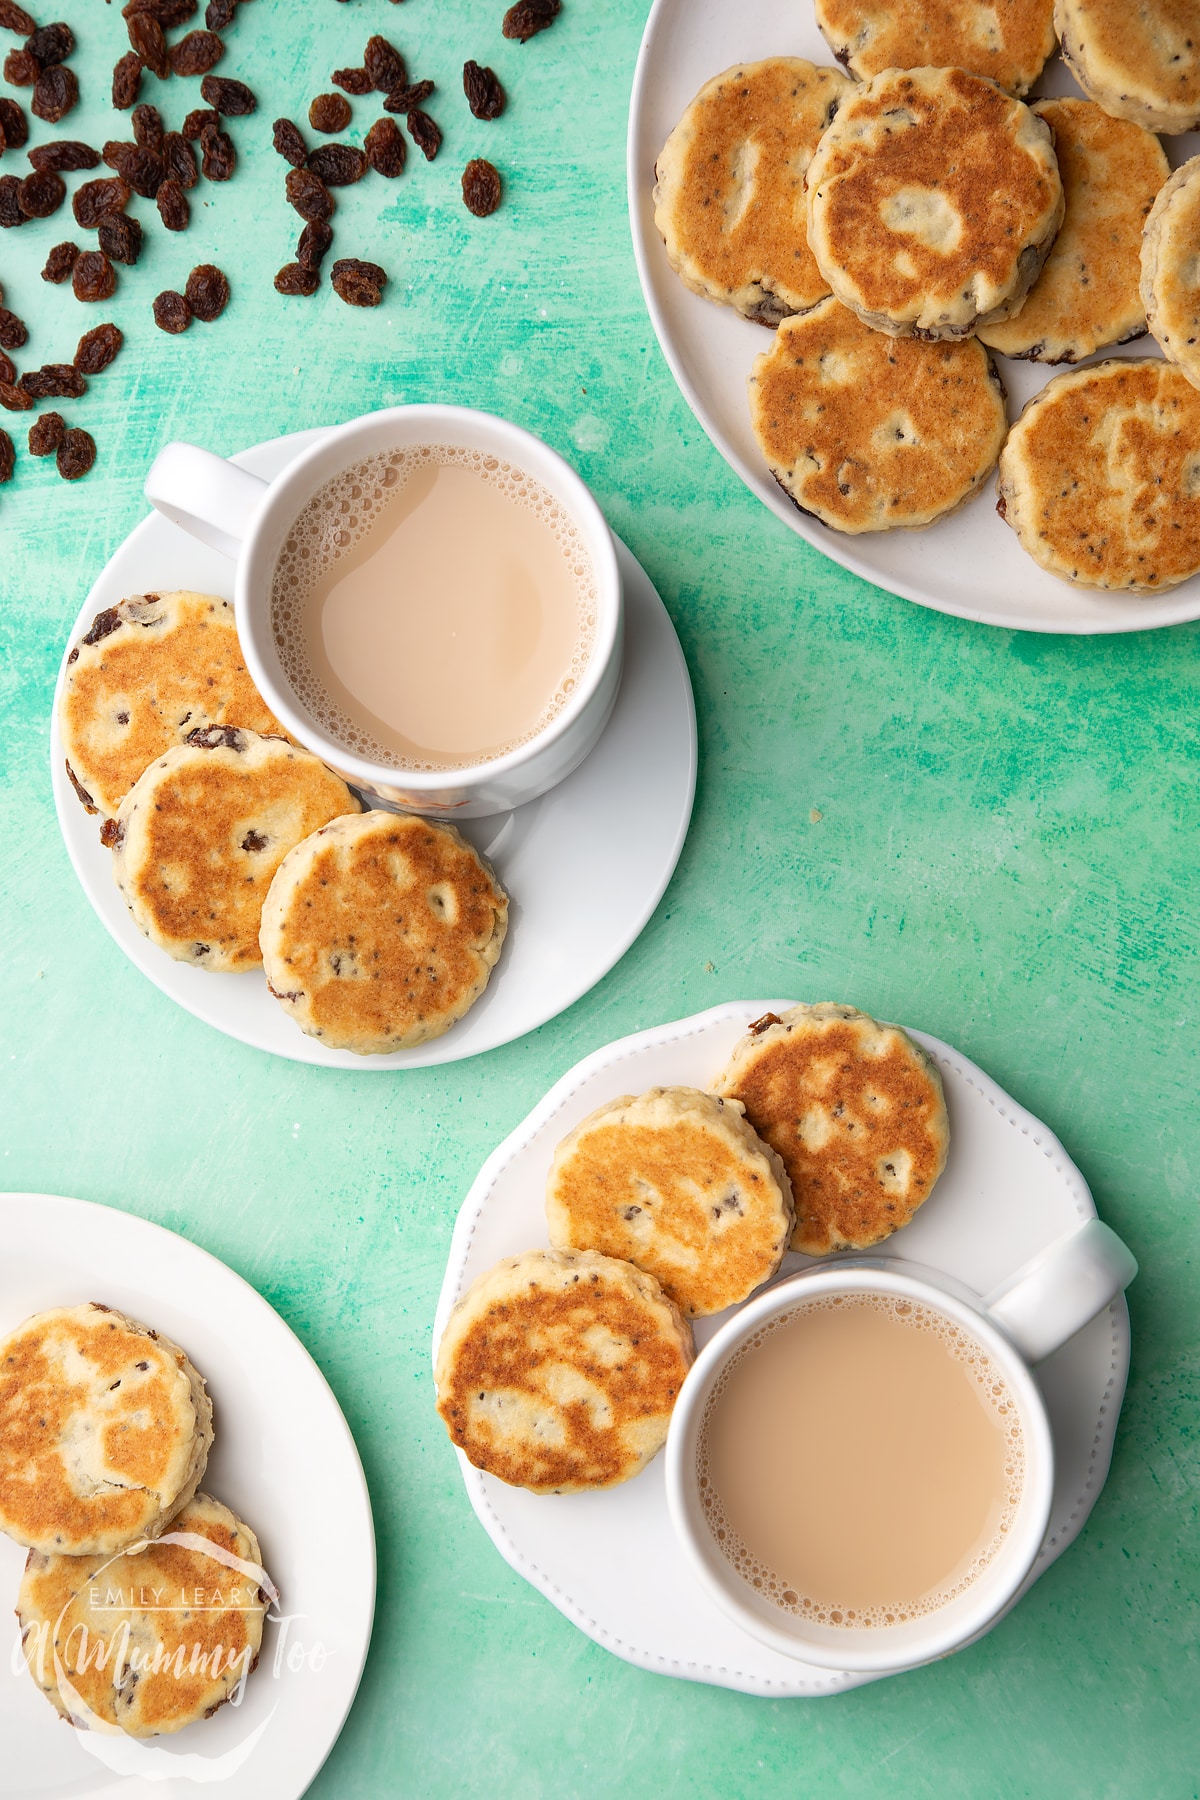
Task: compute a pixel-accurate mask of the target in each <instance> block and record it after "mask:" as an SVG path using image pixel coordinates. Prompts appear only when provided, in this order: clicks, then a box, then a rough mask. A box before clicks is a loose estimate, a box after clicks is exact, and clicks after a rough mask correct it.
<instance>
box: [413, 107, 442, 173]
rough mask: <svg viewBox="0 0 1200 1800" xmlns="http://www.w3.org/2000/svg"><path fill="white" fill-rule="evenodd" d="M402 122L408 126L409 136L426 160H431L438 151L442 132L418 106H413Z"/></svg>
mask: <svg viewBox="0 0 1200 1800" xmlns="http://www.w3.org/2000/svg"><path fill="white" fill-rule="evenodd" d="M404 122H405V124H406V125H407V126H408V134H409V136H410V137H411V138H412V141H413V143H414V144H415V145H416V146H417V149H418V150H420V151H421V153H422V155H423V156H424V158H425V160H426V162H432V161H433V159H434V157H435V156H436V155H437V153H438V147H439V145H440V144H441V141H442V134H441V132H440V131H439V130H438V128H437V126H436V125H435V124H434V122H433V120H432V119H431V118H430V116H429V114H428V113H427V112H422V111H421V109H420V107H419V106H414V107H413V109H412V111H411V112H410V113H409V115H408V117H407V119H406V120H405V121H404Z"/></svg>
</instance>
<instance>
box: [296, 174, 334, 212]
mask: <svg viewBox="0 0 1200 1800" xmlns="http://www.w3.org/2000/svg"><path fill="white" fill-rule="evenodd" d="M285 187H286V191H287V198H288V205H289V206H294V207H295V209H296V211H297V212H298V213H299V214H300V217H301V218H302V219H328V218H329V217H330V215H331V214H332V212H333V209H334V200H333V195H332V194H331V193H330V192H329V189H328V188H327V187H326V186H325V183H324V182H323V181H322V180H321V178H320V176H319V175H314V173H313V171H312V170H311V169H289V170H288V177H287V181H286V183H285Z"/></svg>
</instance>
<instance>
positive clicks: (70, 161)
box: [29, 138, 100, 170]
mask: <svg viewBox="0 0 1200 1800" xmlns="http://www.w3.org/2000/svg"><path fill="white" fill-rule="evenodd" d="M29 160H30V162H31V163H32V164H33V166H34V168H35V169H67V170H72V169H94V168H95V167H96V166H97V164H98V163H99V161H100V152H99V151H98V150H93V149H92V146H91V145H90V144H81V143H80V142H79V141H78V140H77V139H75V138H59V140H58V142H57V143H55V144H39V145H38V147H37V149H36V150H31V151H30V152H29Z"/></svg>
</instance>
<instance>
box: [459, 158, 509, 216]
mask: <svg viewBox="0 0 1200 1800" xmlns="http://www.w3.org/2000/svg"><path fill="white" fill-rule="evenodd" d="M462 197H463V205H464V206H465V207H466V209H467V211H468V212H469V213H474V214H475V217H476V218H477V219H486V218H487V216H488V214H489V213H494V212H495V210H496V208H497V207H498V206H499V204H500V177H499V175H498V174H497V172H496V170H495V169H494V168H493V167H492V165H491V163H490V162H485V161H484V159H483V157H482V156H477V157H476V158H475V160H474V161H473V162H469V163H468V164H467V166H466V168H465V169H464V170H463V178H462Z"/></svg>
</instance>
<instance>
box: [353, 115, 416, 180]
mask: <svg viewBox="0 0 1200 1800" xmlns="http://www.w3.org/2000/svg"><path fill="white" fill-rule="evenodd" d="M363 150H364V151H365V152H366V158H367V161H368V162H369V163H370V165H371V167H372V168H373V169H374V171H375V173H376V174H377V175H387V176H388V177H389V178H393V179H394V178H395V176H397V175H399V174H401V173H402V172H403V169H404V159H405V157H406V156H407V154H408V151H407V148H406V146H405V142H404V138H403V136H402V135H401V132H400V127H399V126H398V125H397V123H396V121H395V119H376V121H375V123H374V124H373V125H372V127H371V129H370V131H368V133H367V135H366V137H365V138H364V139H363Z"/></svg>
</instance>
